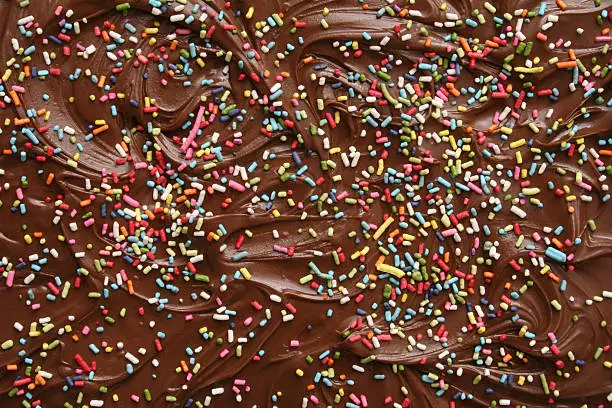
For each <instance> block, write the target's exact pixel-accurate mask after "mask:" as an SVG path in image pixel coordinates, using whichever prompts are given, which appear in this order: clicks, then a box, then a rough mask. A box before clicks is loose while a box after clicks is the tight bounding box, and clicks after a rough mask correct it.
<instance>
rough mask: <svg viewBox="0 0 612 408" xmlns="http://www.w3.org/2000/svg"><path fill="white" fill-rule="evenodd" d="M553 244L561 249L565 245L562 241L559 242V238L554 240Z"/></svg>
mask: <svg viewBox="0 0 612 408" xmlns="http://www.w3.org/2000/svg"><path fill="white" fill-rule="evenodd" d="M551 241H552V243H553V244H555V246H556V247H557V248H559V249H561V248H563V243H561V241H559V240H558V239H557V238H553V239H551Z"/></svg>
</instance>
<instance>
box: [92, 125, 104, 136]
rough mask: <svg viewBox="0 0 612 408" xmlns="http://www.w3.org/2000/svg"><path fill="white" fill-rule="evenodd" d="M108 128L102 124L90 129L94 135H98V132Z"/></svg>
mask: <svg viewBox="0 0 612 408" xmlns="http://www.w3.org/2000/svg"><path fill="white" fill-rule="evenodd" d="M106 130H108V125H102V126H100V127H97V128H95V129H94V130H92V131H91V133H93V134H94V135H99V134H100V133H102V132H104V131H106Z"/></svg>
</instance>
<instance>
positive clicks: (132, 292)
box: [127, 279, 134, 295]
mask: <svg viewBox="0 0 612 408" xmlns="http://www.w3.org/2000/svg"><path fill="white" fill-rule="evenodd" d="M127 285H128V293H129V294H130V295H133V294H134V283H132V280H131V279H128V281H127Z"/></svg>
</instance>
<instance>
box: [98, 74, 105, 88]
mask: <svg viewBox="0 0 612 408" xmlns="http://www.w3.org/2000/svg"><path fill="white" fill-rule="evenodd" d="M104 82H106V75H102V76H101V77H100V80H99V81H98V88H102V87H103V86H104Z"/></svg>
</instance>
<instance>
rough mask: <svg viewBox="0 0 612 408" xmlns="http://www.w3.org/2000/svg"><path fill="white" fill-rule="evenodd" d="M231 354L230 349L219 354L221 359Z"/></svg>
mask: <svg viewBox="0 0 612 408" xmlns="http://www.w3.org/2000/svg"><path fill="white" fill-rule="evenodd" d="M228 354H229V350H228V349H223V351H221V352H220V353H219V357H221V358H224V357H225V356H227V355H228Z"/></svg>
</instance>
